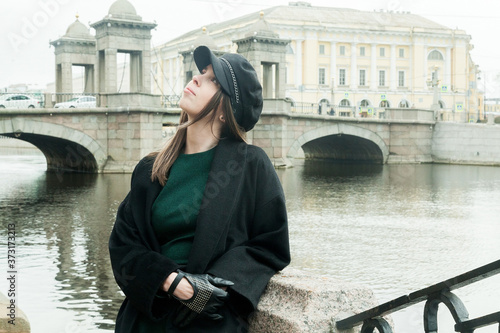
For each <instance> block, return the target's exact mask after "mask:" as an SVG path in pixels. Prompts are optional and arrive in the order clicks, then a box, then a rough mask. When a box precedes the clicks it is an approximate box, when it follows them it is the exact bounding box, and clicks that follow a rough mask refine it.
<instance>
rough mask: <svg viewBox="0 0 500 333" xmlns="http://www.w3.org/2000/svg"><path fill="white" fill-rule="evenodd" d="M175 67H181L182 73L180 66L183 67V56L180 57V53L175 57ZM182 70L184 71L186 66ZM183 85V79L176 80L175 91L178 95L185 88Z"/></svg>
mask: <svg viewBox="0 0 500 333" xmlns="http://www.w3.org/2000/svg"><path fill="white" fill-rule="evenodd" d="M182 67H184V66H182ZM175 68H177V69H179V73H182V72H181V71H180V68H181V57H180V55H177V58H175ZM182 71H184V68H183V69H182ZM181 85H182V80H176V85H175V93H176V94H177V95H179V96H180V95H182V90H183V88H182V86H181Z"/></svg>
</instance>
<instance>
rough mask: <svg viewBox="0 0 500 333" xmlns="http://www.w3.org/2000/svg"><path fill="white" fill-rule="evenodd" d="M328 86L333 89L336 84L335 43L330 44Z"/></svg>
mask: <svg viewBox="0 0 500 333" xmlns="http://www.w3.org/2000/svg"><path fill="white" fill-rule="evenodd" d="M330 84H331V85H332V89H334V87H335V84H337V85H338V82H337V43H336V42H330Z"/></svg>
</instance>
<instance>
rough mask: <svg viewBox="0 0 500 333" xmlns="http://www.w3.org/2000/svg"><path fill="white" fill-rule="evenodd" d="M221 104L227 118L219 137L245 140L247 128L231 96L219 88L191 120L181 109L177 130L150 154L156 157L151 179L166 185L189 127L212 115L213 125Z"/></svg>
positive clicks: (210, 120) (182, 147)
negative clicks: (235, 110)
mask: <svg viewBox="0 0 500 333" xmlns="http://www.w3.org/2000/svg"><path fill="white" fill-rule="evenodd" d="M219 106H221V107H222V114H223V117H224V119H225V122H224V123H223V125H222V130H221V138H219V139H222V138H231V139H234V140H238V141H245V137H246V135H245V134H246V133H245V130H244V129H243V128H242V127H241V126H239V125H238V123H237V122H236V119H235V118H234V115H233V111H232V108H231V101H230V98H229V96H228V95H226V94H225V93H223V92H222V90H221V89H219V90H218V91H217V92H216V93H215V95H214V96H213V97H212V99H210V101H209V102H208V103H207V105H205V107H204V108H203V109H202V110H201V112H200V113H199V114H198V115H197V116H196V117H195V118H194V119H192V120H191V121H188V116H187V113H186V112H185V111H184V110H181V115H180V119H179V126H178V127H177V132H176V133H175V134H174V136H173V137H172V138H171V139H169V141H168V142H167V143H166V145H165V146H164V147H163V148H162V149H161V150H160V151H159V152H153V153H151V154H149V156H150V157H154V158H155V161H154V164H153V170H152V173H151V181H153V182H154V181H155V180H158V182H159V183H160V184H161V185H162V186H165V183H166V182H167V179H168V173H169V171H170V168H171V167H172V165H173V164H174V162H175V160H176V159H177V157H178V156H179V154H180V153H181V152H182V150H183V149H184V146H185V144H186V134H187V128H188V127H189V126H191V125H192V124H194V123H196V122H198V121H200V120H201V119H203V118H205V117H210V118H209V122H210V124H211V125H213V123H214V121H215V119H216V112H215V111H216V110H217V109H218V108H219ZM214 135H215V134H214Z"/></svg>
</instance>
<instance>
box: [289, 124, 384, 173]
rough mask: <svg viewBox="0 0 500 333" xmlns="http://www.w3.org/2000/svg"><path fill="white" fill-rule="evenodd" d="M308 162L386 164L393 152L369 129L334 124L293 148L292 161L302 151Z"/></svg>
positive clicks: (305, 135)
mask: <svg viewBox="0 0 500 333" xmlns="http://www.w3.org/2000/svg"><path fill="white" fill-rule="evenodd" d="M301 148H302V150H303V151H304V154H305V157H306V158H308V157H310V158H332V159H338V160H350V161H353V160H356V161H366V162H374V163H380V164H385V163H386V162H387V159H388V158H389V148H388V147H387V145H386V144H385V142H384V140H382V138H381V137H380V136H379V135H378V134H376V133H374V132H372V131H370V130H367V129H365V128H362V127H359V126H354V125H348V124H332V125H328V126H322V127H319V128H316V129H313V130H310V131H308V132H305V133H303V134H302V135H301V136H300V137H298V138H297V139H296V140H295V141H294V142H293V143H292V145H291V146H290V149H289V150H288V153H287V157H288V158H296V157H299V156H300V155H299V154H300V150H301Z"/></svg>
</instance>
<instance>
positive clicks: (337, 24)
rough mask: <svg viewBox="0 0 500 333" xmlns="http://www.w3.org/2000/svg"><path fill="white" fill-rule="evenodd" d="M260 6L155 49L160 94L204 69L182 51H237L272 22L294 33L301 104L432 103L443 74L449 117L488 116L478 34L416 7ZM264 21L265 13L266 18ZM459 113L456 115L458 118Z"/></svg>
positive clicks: (291, 53)
mask: <svg viewBox="0 0 500 333" xmlns="http://www.w3.org/2000/svg"><path fill="white" fill-rule="evenodd" d="M262 13H263V17H264V18H262V17H260V16H259V13H253V14H248V15H245V16H242V17H239V18H236V19H233V20H229V21H225V22H220V23H215V24H211V25H208V26H206V29H202V27H200V28H199V29H197V30H194V31H191V32H188V33H186V34H184V35H181V36H179V37H177V38H175V39H173V40H171V41H169V42H167V43H165V44H163V45H160V46H158V47H156V48H155V49H153V50H152V52H151V62H152V72H153V85H152V89H153V93H154V94H162V95H164V96H167V97H166V99H167V100H168V99H170V100H175V99H178V97H179V96H180V94H181V93H182V90H183V87H184V85H185V83H186V82H187V81H188V80H189V79H190V78H191V77H190V76H192V74H193V73H196V72H197V70H196V66H195V65H194V63H193V62H192V61H191V62H190V63H189V64H185V61H184V59H183V56H182V54H184V55H185V54H187V53H186V52H189V51H192V50H193V49H194V47H195V46H197V45H200V44H209V46H210V47H211V48H213V49H215V50H217V51H221V52H236V51H237V50H236V49H237V45H236V43H235V41H236V40H238V39H241V38H243V37H245V36H248V34H249V33H250V34H251V33H252V31H251V30H252V29H254V28H256V27H260V28H262V27H268V28H269V29H270V30H272V31H273V32H274V33H277V34H278V35H279V38H281V39H284V40H290V43H289V44H288V47H287V54H286V73H285V82H286V86H285V96H286V97H288V98H289V99H291V100H292V101H294V102H295V103H299V102H307V103H314V104H316V105H318V104H319V105H322V106H323V108H325V107H328V110H330V109H331V108H332V107H333V108H335V107H336V106H351V107H355V108H356V110H358V111H361V110H365V109H368V108H384V107H396V108H398V107H400V108H425V109H430V108H431V105H432V104H433V97H434V90H433V88H432V87H430V86H429V83H430V81H431V80H432V79H433V76H434V75H436V74H435V73H436V72H437V75H438V79H439V82H438V94H439V95H438V104H439V108H440V109H441V111H442V113H443V117H444V118H446V117H448V118H450V119H452V117H451V114H453V113H460V114H461V115H462V116H463V118H466V119H467V118H468V119H467V120H477V118H482V117H483V114H482V112H483V110H482V108H481V107H480V105H481V104H482V98H483V97H482V94H481V93H480V92H479V91H478V89H477V85H476V76H477V66H476V65H475V64H474V62H473V61H472V59H471V55H470V50H471V49H472V48H473V46H472V44H471V43H470V41H471V37H470V36H469V35H467V34H466V33H465V31H463V30H454V29H449V28H447V27H445V26H442V25H440V24H438V23H436V22H433V21H430V20H428V19H425V18H423V17H421V16H418V15H413V14H410V13H409V12H386V11H374V12H367V11H359V10H354V9H343V8H331V7H314V6H311V5H310V4H309V3H306V2H291V3H290V4H289V5H288V6H276V7H272V8H268V9H265V10H263V12H262ZM259 20H263V21H262V22H261V23H260V25H259ZM453 119H455V118H453Z"/></svg>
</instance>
